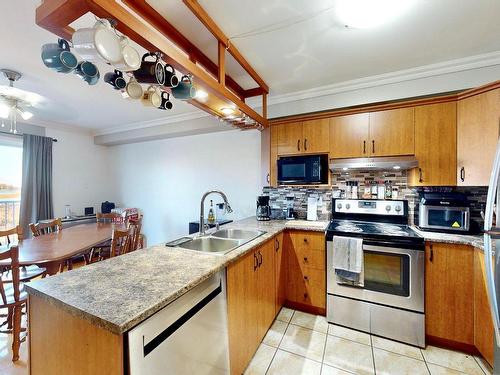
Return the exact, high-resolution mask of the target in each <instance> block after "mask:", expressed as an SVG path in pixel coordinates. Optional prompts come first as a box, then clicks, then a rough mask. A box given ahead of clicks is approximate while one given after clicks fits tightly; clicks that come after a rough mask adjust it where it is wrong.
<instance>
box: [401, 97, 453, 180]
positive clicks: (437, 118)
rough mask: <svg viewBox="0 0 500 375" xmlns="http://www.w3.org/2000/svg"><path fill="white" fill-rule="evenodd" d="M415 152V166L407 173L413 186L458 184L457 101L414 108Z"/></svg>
mask: <svg viewBox="0 0 500 375" xmlns="http://www.w3.org/2000/svg"><path fill="white" fill-rule="evenodd" d="M415 156H416V158H417V159H418V168H414V169H412V170H411V171H410V173H409V183H410V185H412V186H455V185H456V184H457V178H456V169H457V104H456V102H450V103H438V104H432V105H424V106H419V107H416V108H415Z"/></svg>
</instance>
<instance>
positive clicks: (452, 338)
mask: <svg viewBox="0 0 500 375" xmlns="http://www.w3.org/2000/svg"><path fill="white" fill-rule="evenodd" d="M425 256H426V258H425V333H426V335H427V337H428V338H429V337H430V338H431V339H434V340H440V341H441V342H443V341H444V342H448V343H449V342H454V343H458V344H466V345H470V346H472V345H474V303H473V301H474V252H473V249H472V248H471V247H470V246H466V245H454V244H446V243H432V242H431V243H427V244H426V246H425ZM431 341H432V340H431Z"/></svg>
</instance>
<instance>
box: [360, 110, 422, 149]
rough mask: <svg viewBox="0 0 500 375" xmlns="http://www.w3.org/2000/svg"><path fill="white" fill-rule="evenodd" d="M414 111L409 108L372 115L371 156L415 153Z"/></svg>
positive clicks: (373, 113)
mask: <svg viewBox="0 0 500 375" xmlns="http://www.w3.org/2000/svg"><path fill="white" fill-rule="evenodd" d="M414 111H415V109H414V108H413V107H409V108H397V109H391V110H387V111H379V112H371V113H370V138H369V141H370V142H369V149H370V156H398V155H413V154H414V153H415V134H414V133H415V126H414Z"/></svg>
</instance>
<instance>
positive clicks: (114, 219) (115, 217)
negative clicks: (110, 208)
mask: <svg viewBox="0 0 500 375" xmlns="http://www.w3.org/2000/svg"><path fill="white" fill-rule="evenodd" d="M95 218H96V221H97V222H98V223H114V224H121V223H124V220H125V219H124V217H123V216H122V215H120V214H117V213H116V212H110V213H107V214H103V213H100V212H98V213H97V214H96V215H95Z"/></svg>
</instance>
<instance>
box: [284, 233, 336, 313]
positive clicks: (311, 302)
mask: <svg viewBox="0 0 500 375" xmlns="http://www.w3.org/2000/svg"><path fill="white" fill-rule="evenodd" d="M284 246H285V252H286V258H287V283H286V301H287V303H289V304H290V305H292V307H297V308H300V309H303V310H308V311H311V312H316V313H319V314H324V313H325V307H326V268H325V235H324V233H322V232H306V231H293V232H287V233H285V238H284Z"/></svg>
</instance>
